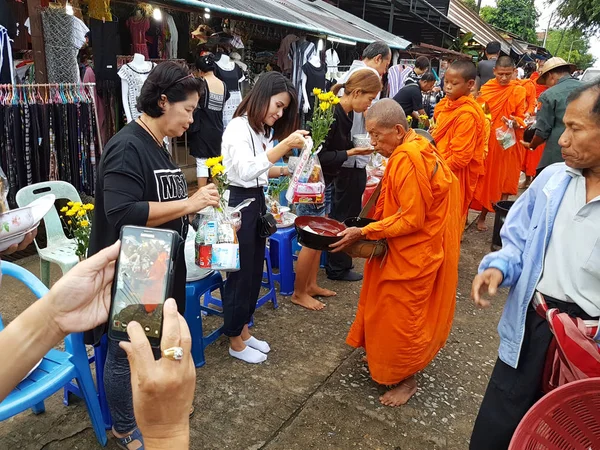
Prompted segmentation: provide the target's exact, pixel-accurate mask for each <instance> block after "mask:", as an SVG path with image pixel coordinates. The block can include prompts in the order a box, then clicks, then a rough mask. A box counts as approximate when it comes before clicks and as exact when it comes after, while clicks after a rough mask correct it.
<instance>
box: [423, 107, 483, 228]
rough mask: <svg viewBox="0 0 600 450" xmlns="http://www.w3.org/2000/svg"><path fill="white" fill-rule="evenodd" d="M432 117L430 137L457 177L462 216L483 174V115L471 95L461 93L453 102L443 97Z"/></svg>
mask: <svg viewBox="0 0 600 450" xmlns="http://www.w3.org/2000/svg"><path fill="white" fill-rule="evenodd" d="M433 116H434V118H435V123H436V126H435V129H434V130H433V133H432V136H433V139H434V140H435V143H436V146H437V149H438V151H439V153H440V154H441V155H442V157H443V158H444V160H445V161H446V164H448V167H450V170H452V172H454V175H456V177H457V178H458V182H459V184H460V191H461V194H462V204H461V209H460V210H461V214H462V215H463V216H466V215H467V213H468V212H469V205H470V204H471V200H473V194H474V193H475V187H476V186H477V180H478V179H479V177H480V176H481V175H483V174H484V166H483V160H484V154H485V148H486V146H487V142H486V141H485V135H486V133H485V132H486V130H485V127H486V124H485V122H486V118H485V114H484V113H483V109H482V108H481V106H480V105H479V103H477V101H476V100H475V99H474V98H472V97H467V96H464V97H461V98H459V99H458V100H456V101H452V100H450V99H448V97H445V98H443V99H442V100H441V101H440V102H439V103H438V104H437V105H436V107H435V111H434V114H433ZM465 220H466V217H465Z"/></svg>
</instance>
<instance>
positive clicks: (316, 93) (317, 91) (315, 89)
mask: <svg viewBox="0 0 600 450" xmlns="http://www.w3.org/2000/svg"><path fill="white" fill-rule="evenodd" d="M321 92H323V91H322V90H321V89H319V88H314V89H313V94H315V95H319V94H320V93H321Z"/></svg>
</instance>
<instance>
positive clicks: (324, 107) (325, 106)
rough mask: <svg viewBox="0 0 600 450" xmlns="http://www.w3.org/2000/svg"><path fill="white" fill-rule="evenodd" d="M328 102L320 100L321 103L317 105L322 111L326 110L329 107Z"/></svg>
mask: <svg viewBox="0 0 600 450" xmlns="http://www.w3.org/2000/svg"><path fill="white" fill-rule="evenodd" d="M329 106H330V103H329V102H321V104H320V105H319V107H320V108H321V110H323V111H327V110H328V109H329Z"/></svg>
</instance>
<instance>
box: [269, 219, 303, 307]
mask: <svg viewBox="0 0 600 450" xmlns="http://www.w3.org/2000/svg"><path fill="white" fill-rule="evenodd" d="M295 238H296V228H294V227H289V228H280V229H278V230H277V232H276V233H275V234H274V235H273V236H271V237H270V238H269V248H270V252H271V266H272V268H273V269H279V272H278V273H274V274H273V281H276V282H277V283H279V293H280V294H281V295H292V294H293V293H294V281H295V280H296V274H295V272H294V257H293V252H292V241H293V240H294V239H295Z"/></svg>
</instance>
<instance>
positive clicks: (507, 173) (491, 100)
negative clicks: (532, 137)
mask: <svg viewBox="0 0 600 450" xmlns="http://www.w3.org/2000/svg"><path fill="white" fill-rule="evenodd" d="M525 97H526V92H525V88H524V87H522V86H520V85H519V83H518V82H517V81H514V80H513V81H511V82H510V84H508V85H507V86H502V85H500V84H499V83H498V82H497V81H496V79H492V80H490V81H488V82H487V83H485V84H484V85H483V86H482V87H481V95H480V98H479V100H480V101H483V102H485V103H487V105H488V107H489V108H490V113H491V114H492V125H491V130H490V131H491V132H490V140H489V145H488V148H489V151H488V155H487V158H486V160H485V175H484V176H483V177H480V178H479V181H478V183H477V187H476V188H475V194H474V196H473V199H474V202H473V204H472V205H471V206H472V207H473V208H474V209H481V207H483V208H485V209H487V210H488V211H492V210H493V204H494V203H496V202H497V201H498V200H500V197H501V196H502V193H503V190H504V188H505V187H508V185H507V184H505V182H506V179H507V177H509V182H511V183H513V184H514V180H515V173H516V172H519V173H520V170H521V165H522V163H523V158H524V154H523V147H522V146H521V145H513V146H512V147H510V148H508V149H506V150H504V149H503V148H502V147H501V146H500V144H499V143H498V141H497V139H496V129H497V128H501V127H503V126H504V123H503V122H502V117H506V118H507V119H508V118H510V116H515V117H517V118H519V119H520V120H523V119H524V117H525ZM519 173H517V174H516V182H517V184H518V181H519Z"/></svg>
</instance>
